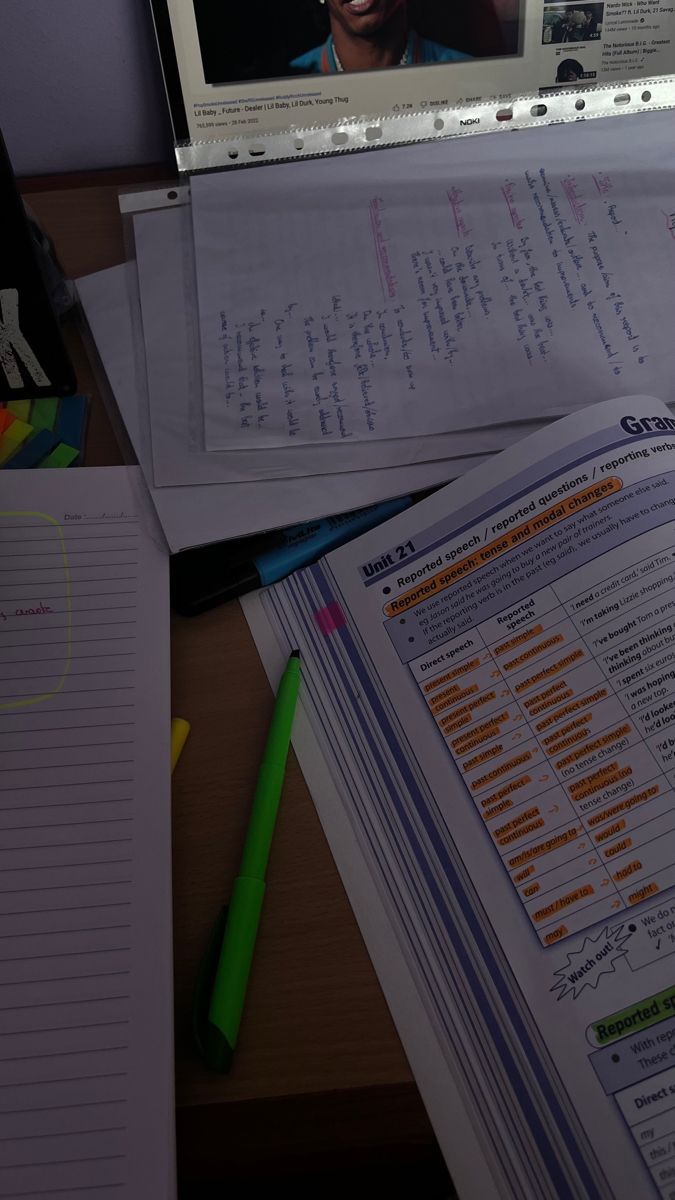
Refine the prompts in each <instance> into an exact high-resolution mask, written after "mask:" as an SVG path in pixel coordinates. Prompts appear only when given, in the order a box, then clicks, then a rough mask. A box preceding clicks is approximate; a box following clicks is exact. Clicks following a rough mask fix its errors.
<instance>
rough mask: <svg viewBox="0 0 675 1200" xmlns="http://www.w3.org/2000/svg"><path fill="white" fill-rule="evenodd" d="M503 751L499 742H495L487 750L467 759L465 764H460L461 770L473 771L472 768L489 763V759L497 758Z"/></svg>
mask: <svg viewBox="0 0 675 1200" xmlns="http://www.w3.org/2000/svg"><path fill="white" fill-rule="evenodd" d="M503 749H504V747H503V746H502V744H501V742H495V744H494V746H490V748H489V750H481V752H480V754H474V756H473V758H467V760H466V762H463V763H462V770H463V771H473V768H474V767H479V766H480V765H481V763H484V762H489V761H490V759H491V758H497V756H498V755H499V754H501V753H502V751H503Z"/></svg>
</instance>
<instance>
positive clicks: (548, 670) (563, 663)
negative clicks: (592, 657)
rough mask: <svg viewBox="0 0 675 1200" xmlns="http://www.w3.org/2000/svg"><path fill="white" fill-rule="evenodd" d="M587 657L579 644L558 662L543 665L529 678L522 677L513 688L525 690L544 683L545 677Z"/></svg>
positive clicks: (548, 677)
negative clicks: (546, 665)
mask: <svg viewBox="0 0 675 1200" xmlns="http://www.w3.org/2000/svg"><path fill="white" fill-rule="evenodd" d="M585 657H586V651H585V650H583V649H582V648H581V646H579V647H578V648H577V649H576V650H573V651H572V653H571V654H566V655H565V657H564V658H559V659H558V661H557V662H554V663H551V665H550V666H548V667H542V669H541V671H537V673H536V675H530V676H529V677H528V678H527V679H521V681H520V683H517V684H516V686H515V688H514V689H513V690H514V692H525V691H527V689H528V688H530V687H534V685H535V684H537V683H543V682H544V680H545V679H550V677H551V675H557V674H558V671H566V670H567V668H568V667H571V666H572V664H573V663H575V662H578V661H579V659H580V658H585Z"/></svg>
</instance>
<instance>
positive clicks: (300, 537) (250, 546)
mask: <svg viewBox="0 0 675 1200" xmlns="http://www.w3.org/2000/svg"><path fill="white" fill-rule="evenodd" d="M412 503H413V497H412V496H399V497H397V499H395V500H384V501H383V502H382V503H381V504H370V505H369V506H368V507H367V508H357V509H355V510H354V511H353V512H348V513H341V514H340V515H339V516H336V517H324V518H323V519H321V520H317V521H308V522H307V523H306V524H304V525H291V526H289V527H288V528H287V529H281V530H278V531H276V532H272V533H270V534H267V535H265V536H264V537H258V538H245V539H241V540H240V541H235V542H218V543H216V544H215V545H212V546H203V547H196V548H195V549H194V550H182V551H181V552H180V553H179V554H174V555H173V556H172V558H171V602H172V604H173V607H174V608H175V609H176V611H177V612H179V613H181V614H182V615H183V616H186V617H188V616H190V617H191V616H196V615H197V614H198V613H201V612H206V611H207V609H209V608H215V607H216V605H218V604H225V603H227V601H228V600H235V599H236V598H237V597H238V596H244V595H245V594H246V593H247V592H252V591H255V590H256V589H257V588H261V587H268V586H269V585H270V584H271V583H277V582H278V580H280V579H284V578H285V577H286V576H287V575H290V574H291V572H292V571H297V570H298V568H299V567H306V566H308V565H309V564H310V563H313V562H316V560H317V559H318V558H320V557H321V555H322V554H327V553H328V551H329V550H335V549H336V548H337V547H338V546H342V545H343V544H344V543H345V542H348V541H350V540H351V539H352V538H353V537H356V536H357V535H358V534H360V533H366V532H367V530H369V529H373V528H374V527H375V526H376V525H380V524H381V523H382V522H383V521H388V520H389V518H390V517H395V516H396V515H397V514H398V513H400V512H403V510H404V509H406V508H409V507H410V505H411V504H412Z"/></svg>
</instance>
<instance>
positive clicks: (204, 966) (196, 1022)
mask: <svg viewBox="0 0 675 1200" xmlns="http://www.w3.org/2000/svg"><path fill="white" fill-rule="evenodd" d="M227 913H228V907H227V905H226V906H225V908H224V909H223V910H222V912H221V913H220V916H219V917H218V919H217V921H216V922H215V924H214V926H213V929H212V930H211V935H210V937H209V940H208V944H207V947H206V951H205V954H204V958H203V959H202V963H201V966H200V969H199V974H198V976H197V982H196V985H195V991H194V1000H193V1005H192V1037H193V1041H194V1044H195V1048H196V1050H197V1053H198V1054H199V1057H200V1058H201V1060H202V1062H204V1063H205V1064H206V1066H207V1067H210V1068H211V1070H212V1071H220V1072H221V1073H222V1074H227V1072H228V1071H229V1069H230V1067H231V1065H232V1058H233V1055H234V1047H233V1046H231V1045H230V1043H229V1041H228V1039H227V1038H226V1037H225V1035H224V1033H223V1032H222V1030H220V1029H219V1028H218V1026H217V1025H214V1024H213V1022H212V1021H209V1007H210V1005H211V993H212V990H213V981H214V979H215V975H216V968H217V966H218V958H219V956H220V947H221V945H222V941H223V935H224V933H225V925H226V923H227Z"/></svg>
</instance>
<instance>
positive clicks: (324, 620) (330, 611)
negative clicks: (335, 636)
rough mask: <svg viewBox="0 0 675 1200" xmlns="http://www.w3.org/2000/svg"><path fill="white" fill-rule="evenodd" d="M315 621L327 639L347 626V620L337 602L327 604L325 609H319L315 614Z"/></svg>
mask: <svg viewBox="0 0 675 1200" xmlns="http://www.w3.org/2000/svg"><path fill="white" fill-rule="evenodd" d="M314 620H315V621H316V623H317V625H318V626H319V629H320V630H321V632H322V633H323V634H324V636H325V637H328V634H329V633H335V630H336V629H341V628H342V626H343V625H346V624H347V618H346V617H345V614H344V613H343V611H342V609H341V608H340V605H339V604H338V603H337V601H336V600H334V601H333V603H332V604H327V605H326V607H325V608H319V609H318V610H317V611H316V612H315V613H314Z"/></svg>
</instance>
